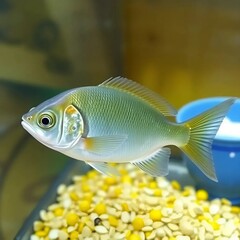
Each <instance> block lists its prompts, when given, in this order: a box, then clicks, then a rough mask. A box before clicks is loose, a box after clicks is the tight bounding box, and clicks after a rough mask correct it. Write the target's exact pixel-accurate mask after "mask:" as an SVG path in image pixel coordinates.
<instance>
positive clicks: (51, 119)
mask: <svg viewBox="0 0 240 240" xmlns="http://www.w3.org/2000/svg"><path fill="white" fill-rule="evenodd" d="M21 124H22V126H23V128H24V129H25V130H26V131H27V132H28V133H30V134H31V135H32V136H33V137H34V138H36V139H37V140H38V141H39V142H41V143H42V144H44V145H46V146H48V147H49V148H52V149H54V150H58V151H63V149H69V148H71V147H73V146H74V145H75V144H76V143H77V142H78V141H79V139H80V138H81V136H82V135H83V131H84V122H83V118H82V115H81V113H80V112H79V110H78V109H77V108H76V107H75V106H74V105H72V104H71V103H70V102H69V101H56V102H55V101H53V100H48V101H46V102H44V103H42V104H40V105H38V106H37V107H34V108H32V109H30V111H29V112H28V113H26V114H24V115H23V116H22V123H21Z"/></svg>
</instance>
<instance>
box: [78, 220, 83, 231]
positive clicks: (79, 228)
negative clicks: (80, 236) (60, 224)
mask: <svg viewBox="0 0 240 240" xmlns="http://www.w3.org/2000/svg"><path fill="white" fill-rule="evenodd" d="M83 227H84V222H80V223H79V225H78V232H79V233H82V230H83Z"/></svg>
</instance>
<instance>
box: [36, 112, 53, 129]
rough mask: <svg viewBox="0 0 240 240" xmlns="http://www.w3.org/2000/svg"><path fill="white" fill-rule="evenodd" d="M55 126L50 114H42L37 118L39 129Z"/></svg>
mask: <svg viewBox="0 0 240 240" xmlns="http://www.w3.org/2000/svg"><path fill="white" fill-rule="evenodd" d="M54 124H55V117H54V115H53V114H52V113H43V114H42V115H40V116H39V118H38V125H39V126H40V127H41V128H51V127H53V126H54Z"/></svg>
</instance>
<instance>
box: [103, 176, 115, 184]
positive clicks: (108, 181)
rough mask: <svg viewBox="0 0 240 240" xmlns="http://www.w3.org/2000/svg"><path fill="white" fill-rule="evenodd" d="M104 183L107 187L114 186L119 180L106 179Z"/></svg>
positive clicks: (113, 178)
mask: <svg viewBox="0 0 240 240" xmlns="http://www.w3.org/2000/svg"><path fill="white" fill-rule="evenodd" d="M104 182H105V183H106V184H107V185H114V184H116V183H117V179H116V177H106V178H105V179H104Z"/></svg>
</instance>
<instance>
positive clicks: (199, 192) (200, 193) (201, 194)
mask: <svg viewBox="0 0 240 240" xmlns="http://www.w3.org/2000/svg"><path fill="white" fill-rule="evenodd" d="M196 197H197V199H198V200H207V199H208V193H207V191H205V190H204V189H199V190H197V192H196Z"/></svg>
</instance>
